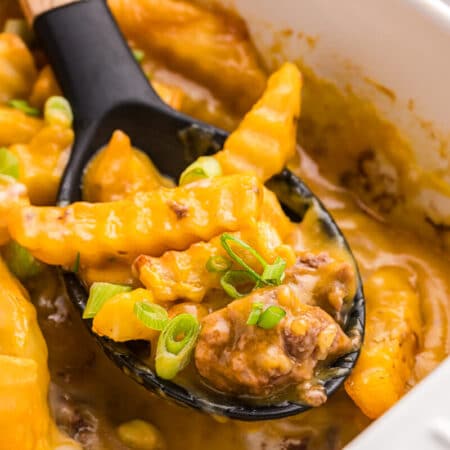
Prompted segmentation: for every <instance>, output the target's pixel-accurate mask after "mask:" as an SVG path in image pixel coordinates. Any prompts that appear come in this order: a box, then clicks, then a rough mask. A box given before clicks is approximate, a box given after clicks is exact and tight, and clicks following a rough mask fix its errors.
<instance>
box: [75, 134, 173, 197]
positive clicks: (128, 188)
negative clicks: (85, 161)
mask: <svg viewBox="0 0 450 450" xmlns="http://www.w3.org/2000/svg"><path fill="white" fill-rule="evenodd" d="M171 185H172V183H171V182H170V181H169V180H168V179H166V178H164V177H163V176H161V174H160V173H159V172H158V170H157V169H156V167H155V166H154V165H153V163H152V162H151V161H150V159H149V158H148V156H147V155H145V154H144V153H142V152H140V151H139V150H136V149H134V148H133V147H132V146H131V141H130V138H129V137H128V136H127V135H126V134H125V133H123V132H122V131H120V130H118V131H115V132H114V134H113V135H112V137H111V140H110V141H109V143H108V145H107V146H106V147H105V148H103V149H102V150H100V152H99V153H98V154H97V155H96V156H95V157H94V158H93V159H92V161H91V162H90V163H89V165H88V167H87V170H86V173H85V175H84V179H83V199H84V200H86V201H88V202H111V201H117V200H122V199H124V198H126V197H129V196H130V195H133V194H136V193H137V192H140V191H151V190H153V189H156V188H158V187H161V186H167V187H170V186H171Z"/></svg>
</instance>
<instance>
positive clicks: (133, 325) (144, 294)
mask: <svg viewBox="0 0 450 450" xmlns="http://www.w3.org/2000/svg"><path fill="white" fill-rule="evenodd" d="M137 302H146V303H153V296H152V293H151V292H149V291H147V290H145V289H141V288H139V289H135V290H134V291H130V292H123V293H121V294H117V295H115V296H114V297H112V298H110V299H109V300H107V301H106V303H105V304H104V305H103V306H102V307H101V308H100V311H98V313H97V314H96V315H95V317H94V321H93V323H92V329H93V330H94V332H95V333H97V334H98V335H100V336H108V337H109V338H110V339H112V340H114V341H116V342H124V341H130V340H136V339H144V340H149V341H150V340H152V339H153V338H154V337H156V336H157V335H158V332H157V331H155V330H152V329H151V328H148V327H147V326H146V325H144V323H143V322H141V321H140V320H139V319H138V318H137V317H136V314H135V313H134V305H135V304H136V303H137Z"/></svg>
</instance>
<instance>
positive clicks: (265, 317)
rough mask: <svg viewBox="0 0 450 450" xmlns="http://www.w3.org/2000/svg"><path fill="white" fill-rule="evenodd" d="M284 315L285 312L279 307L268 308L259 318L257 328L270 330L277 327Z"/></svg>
mask: <svg viewBox="0 0 450 450" xmlns="http://www.w3.org/2000/svg"><path fill="white" fill-rule="evenodd" d="M285 315H286V311H285V310H284V309H283V308H281V306H275V305H272V306H269V307H268V308H267V309H266V310H265V311H264V312H263V313H262V314H261V315H260V316H259V319H258V322H257V325H258V327H260V328H264V329H265V330H270V329H271V328H274V327H275V326H277V325H278V323H279V322H280V321H281V319H282V318H283V317H284V316H285Z"/></svg>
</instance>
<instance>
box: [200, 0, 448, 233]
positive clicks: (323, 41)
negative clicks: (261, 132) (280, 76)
mask: <svg viewBox="0 0 450 450" xmlns="http://www.w3.org/2000/svg"><path fill="white" fill-rule="evenodd" d="M200 1H206V2H207V3H208V1H207V0H200ZM216 1H218V2H219V3H222V4H225V5H226V6H230V7H232V8H234V9H236V10H237V12H238V13H239V14H240V15H241V16H242V17H243V18H244V19H245V20H246V21H247V24H248V26H249V29H250V32H251V34H252V37H253V40H254V41H255V43H256V45H257V47H258V49H259V51H260V54H261V55H262V57H263V58H264V59H265V60H266V63H267V64H268V65H269V67H270V66H275V65H276V64H277V63H279V62H280V61H282V60H285V59H291V60H301V61H302V62H303V64H304V65H305V66H307V67H309V68H311V69H312V70H313V71H314V72H315V73H316V74H317V75H319V76H320V77H322V78H325V79H328V80H331V81H333V82H334V83H335V84H336V85H337V86H339V87H341V88H342V89H344V88H345V86H347V85H351V88H352V91H353V92H354V93H356V94H357V95H358V96H359V97H361V98H363V99H369V100H370V102H371V103H372V104H373V105H374V106H375V107H376V108H377V110H378V111H379V112H380V113H381V115H382V116H383V117H385V118H386V119H387V120H389V121H390V122H393V123H395V124H396V126H397V129H398V130H399V131H400V133H401V135H402V136H403V137H404V138H405V140H406V141H407V142H409V144H410V146H411V148H412V150H413V157H412V158H411V169H410V171H411V173H413V172H414V173H416V174H417V173H420V176H422V175H421V174H424V176H423V178H427V177H428V176H429V175H430V174H432V176H435V174H436V173H438V177H440V178H439V180H442V181H443V182H444V190H446V191H447V194H448V193H450V7H449V6H448V5H447V4H446V3H444V1H443V0H340V1H336V0H216ZM445 1H450V0H445ZM312 43H313V45H312ZM274 48H276V50H275V51H274ZM371 80H372V81H375V82H376V83H379V84H380V85H382V86H384V87H386V88H388V90H389V91H391V92H393V93H394V94H395V100H393V99H392V97H389V96H387V95H386V94H384V93H383V90H382V89H377V88H376V87H375V86H374V83H373V82H372V81H371ZM438 184H440V181H439V182H438V183H434V182H433V183H430V186H428V185H427V186H426V187H424V188H423V189H422V191H421V192H420V193H418V194H417V195H416V198H415V199H414V203H415V204H417V207H418V209H420V210H421V211H422V212H421V215H422V216H423V217H425V216H429V217H431V218H432V219H433V220H434V221H435V222H436V223H441V224H447V225H450V198H449V197H448V196H446V195H443V194H442V189H441V188H442V185H440V186H439V187H437V185H438ZM440 189H441V191H440Z"/></svg>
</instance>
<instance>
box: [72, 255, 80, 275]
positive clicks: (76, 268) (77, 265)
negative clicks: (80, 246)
mask: <svg viewBox="0 0 450 450" xmlns="http://www.w3.org/2000/svg"><path fill="white" fill-rule="evenodd" d="M80 257H81V255H80V252H78V253H77V256H75V262H74V263H73V267H72V272H73V273H78V271H79V270H80Z"/></svg>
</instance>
